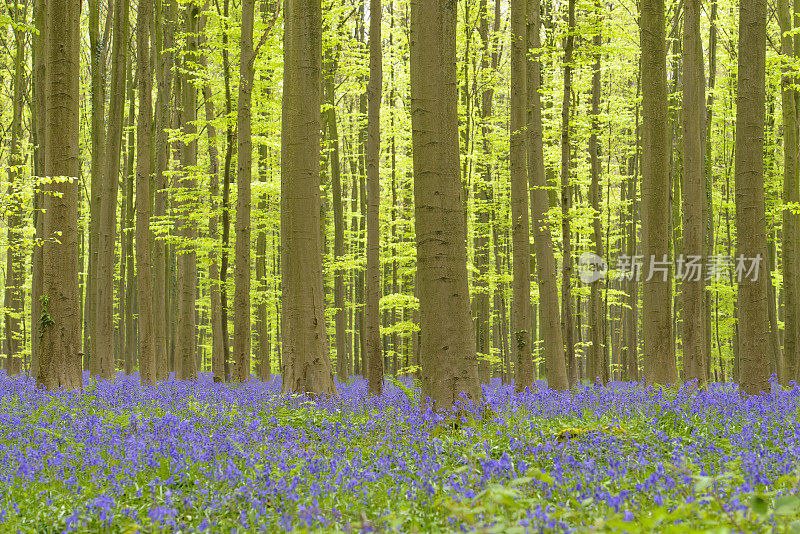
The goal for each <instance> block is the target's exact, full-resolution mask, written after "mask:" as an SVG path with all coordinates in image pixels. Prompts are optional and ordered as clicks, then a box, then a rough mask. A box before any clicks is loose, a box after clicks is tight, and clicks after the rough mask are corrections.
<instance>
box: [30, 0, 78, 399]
mask: <svg viewBox="0 0 800 534" xmlns="http://www.w3.org/2000/svg"><path fill="white" fill-rule="evenodd" d="M80 8H81V2H80V1H79V0H49V1H48V2H47V6H46V15H45V21H46V22H45V32H44V37H45V65H46V78H45V86H46V90H47V95H46V115H45V147H46V150H47V154H46V155H45V158H44V159H45V169H44V171H45V176H58V177H67V179H66V180H65V181H62V182H58V183H53V184H50V185H49V186H48V187H47V189H48V190H49V191H50V192H52V193H57V195H53V194H49V195H46V196H45V209H46V212H45V217H44V234H43V235H44V236H54V235H57V234H58V235H59V239H58V241H55V240H47V241H45V243H44V246H43V250H42V265H43V273H42V309H41V317H40V319H39V335H40V336H41V342H40V350H41V353H40V359H39V372H38V374H37V377H36V381H37V383H38V384H40V385H42V386H44V387H45V388H47V389H48V390H55V389H58V388H61V387H63V388H66V389H77V388H81V387H82V385H83V380H82V374H81V358H80V354H81V327H80V325H81V318H80V315H79V313H80V303H79V300H80V298H79V295H78V176H79V175H80V159H79V144H80V139H79V116H80V114H79V111H80V90H79V82H80Z"/></svg>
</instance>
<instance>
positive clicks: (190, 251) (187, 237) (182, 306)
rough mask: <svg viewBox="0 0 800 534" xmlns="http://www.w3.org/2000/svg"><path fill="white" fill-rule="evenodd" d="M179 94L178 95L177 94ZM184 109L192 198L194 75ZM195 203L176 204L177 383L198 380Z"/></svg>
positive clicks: (190, 51)
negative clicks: (196, 355) (178, 245)
mask: <svg viewBox="0 0 800 534" xmlns="http://www.w3.org/2000/svg"><path fill="white" fill-rule="evenodd" d="M198 9H199V8H198V7H197V6H196V5H194V4H189V5H187V6H186V8H185V11H184V24H185V31H186V33H187V35H186V56H185V59H184V61H189V60H196V56H197V15H198V13H197V12H198ZM177 94H178V93H177V92H176V95H177ZM180 96H181V103H182V105H181V108H180V121H179V123H180V125H181V128H182V130H183V135H185V136H186V137H187V138H188V140H186V141H182V142H181V153H180V159H181V176H180V188H181V189H182V190H183V193H182V194H183V195H184V196H190V197H191V195H192V193H193V192H194V191H195V189H196V186H197V183H196V179H195V177H194V173H195V172H196V171H195V169H194V167H195V166H196V165H197V139H196V138H195V135H196V133H197V126H196V124H195V120H196V119H197V98H196V89H195V86H194V82H193V80H192V75H191V74H189V73H185V74H183V75H182V80H181V91H180ZM193 204H194V203H193V202H192V200H187V199H184V200H181V201H180V202H177V206H176V208H177V210H178V213H179V217H178V221H177V229H178V235H179V236H180V237H181V238H183V239H182V243H181V248H182V249H183V250H181V251H180V253H179V254H178V258H177V262H178V268H177V277H178V280H177V290H178V291H177V297H178V303H177V304H178V316H177V322H176V332H175V336H176V337H175V368H176V370H175V378H176V379H178V380H192V379H194V378H196V377H197V363H196V359H195V348H196V342H197V339H196V332H195V329H196V325H195V322H196V321H195V301H196V287H195V286H196V283H197V252H196V250H195V243H194V241H195V240H196V238H197V228H196V223H195V221H194V220H193V214H192V213H191V212H192V209H193V208H192V206H193Z"/></svg>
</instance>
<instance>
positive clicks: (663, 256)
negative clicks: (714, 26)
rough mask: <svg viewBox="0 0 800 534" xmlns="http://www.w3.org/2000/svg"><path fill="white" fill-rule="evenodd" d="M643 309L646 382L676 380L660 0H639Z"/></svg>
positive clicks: (664, 54)
mask: <svg viewBox="0 0 800 534" xmlns="http://www.w3.org/2000/svg"><path fill="white" fill-rule="evenodd" d="M640 9H641V34H640V37H641V48H642V59H641V62H642V66H641V69H642V72H641V76H642V113H643V122H642V166H641V169H642V254H643V256H644V263H643V266H642V268H643V273H642V274H643V279H644V282H643V284H642V313H643V316H644V318H645V320H644V328H643V335H644V354H645V378H646V379H647V383H648V384H672V383H675V382H677V381H678V369H677V366H676V362H675V340H674V338H673V324H672V305H671V304H672V270H671V268H670V267H669V264H668V263H667V262H669V256H670V254H669V236H670V234H669V229H670V178H669V151H670V143H669V106H668V102H667V70H666V69H667V67H666V41H665V38H664V33H665V30H664V0H642V1H641V3H640Z"/></svg>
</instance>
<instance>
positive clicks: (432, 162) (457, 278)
mask: <svg viewBox="0 0 800 534" xmlns="http://www.w3.org/2000/svg"><path fill="white" fill-rule="evenodd" d="M456 21H457V10H456V3H455V2H451V1H449V0H425V1H423V0H412V2H411V22H410V24H411V41H410V48H411V51H410V52H411V55H410V59H411V63H410V67H411V120H412V139H413V141H412V142H413V151H414V214H415V228H416V238H417V284H418V288H419V289H418V295H419V306H420V336H421V339H420V363H421V364H422V396H423V398H431V399H433V403H434V406H435V407H436V408H448V407H450V406H452V405H453V403H454V402H456V401H457V400H459V397H460V396H461V394H462V393H463V394H465V395H466V396H467V397H468V398H470V399H472V400H473V401H476V402H477V401H478V400H479V398H480V396H481V390H480V385H479V383H478V365H477V359H476V357H475V338H474V332H473V330H472V321H471V318H470V313H469V287H468V284H467V251H466V235H465V229H466V228H465V224H464V210H463V205H462V191H461V180H460V170H459V158H458V98H457V94H456V92H455V91H454V90H453V88H454V87H455V85H456V57H455V56H456V46H455V45H456V33H455V32H456Z"/></svg>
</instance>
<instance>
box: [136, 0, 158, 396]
mask: <svg viewBox="0 0 800 534" xmlns="http://www.w3.org/2000/svg"><path fill="white" fill-rule="evenodd" d="M152 17H153V12H152V5H151V4H149V3H147V2H143V3H141V4H140V5H139V10H138V13H137V15H136V50H137V59H136V69H137V77H138V78H139V116H138V117H137V121H136V131H137V145H136V276H137V279H138V284H137V286H136V289H137V291H138V307H139V328H138V333H139V340H138V341H139V376H140V378H141V381H142V384H155V382H156V353H155V344H154V339H153V306H152V305H153V303H152V301H151V298H152V291H153V288H152V273H151V270H150V248H151V247H152V242H153V239H152V233H151V232H150V203H151V200H150V199H151V198H152V195H151V192H150V161H151V160H150V155H151V146H150V140H151V136H152V134H153V122H152V117H153V116H152V113H153V112H152V108H153V92H152V87H153V71H152V70H151V69H150V22H151V20H152Z"/></svg>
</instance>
